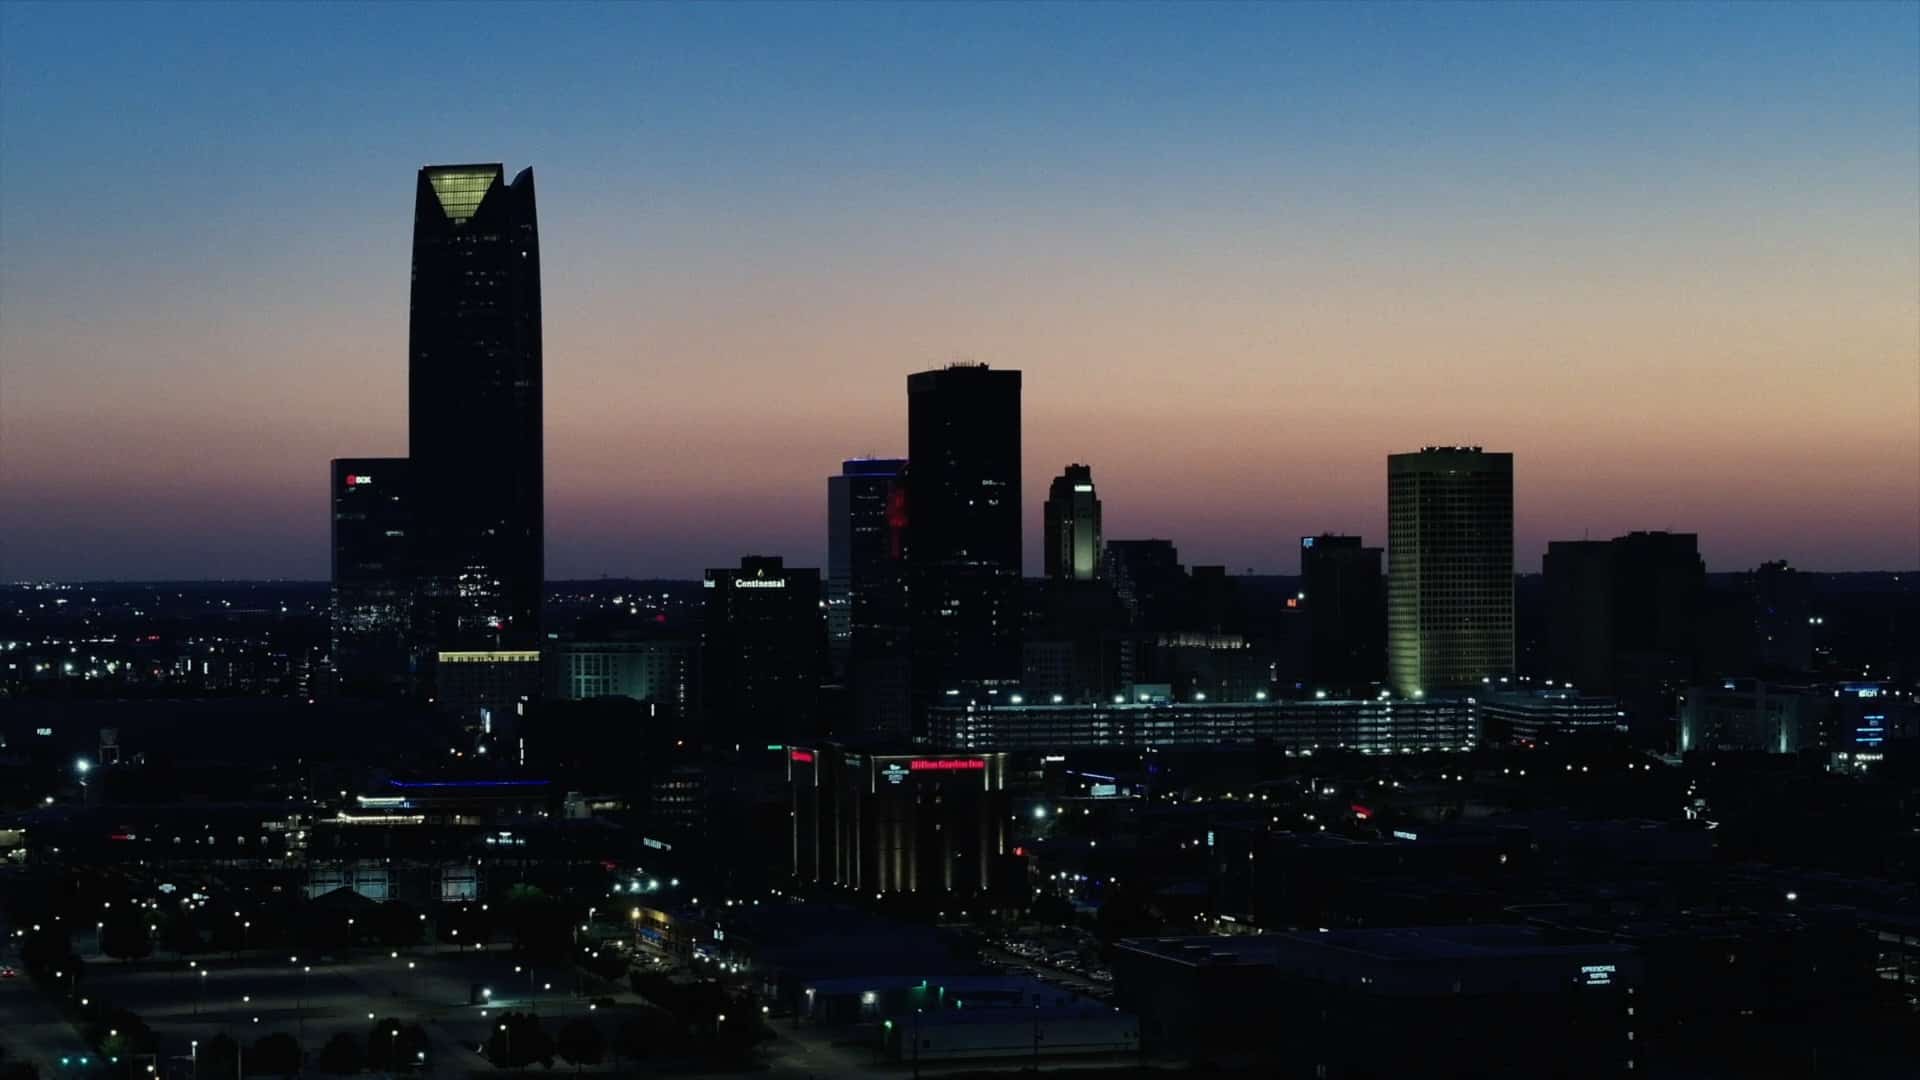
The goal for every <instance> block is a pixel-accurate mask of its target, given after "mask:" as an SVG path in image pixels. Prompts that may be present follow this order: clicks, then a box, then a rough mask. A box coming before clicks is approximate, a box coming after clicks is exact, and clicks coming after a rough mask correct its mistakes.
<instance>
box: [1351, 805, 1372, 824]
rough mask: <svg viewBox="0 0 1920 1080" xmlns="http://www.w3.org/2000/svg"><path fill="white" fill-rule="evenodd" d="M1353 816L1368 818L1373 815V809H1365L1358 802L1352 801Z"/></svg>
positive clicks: (1362, 818)
mask: <svg viewBox="0 0 1920 1080" xmlns="http://www.w3.org/2000/svg"><path fill="white" fill-rule="evenodd" d="M1353 816H1354V817H1357V818H1359V819H1360V820H1362V821H1365V820H1366V819H1367V818H1370V817H1372V816H1373V811H1371V810H1369V809H1367V808H1366V807H1364V806H1361V805H1360V804H1359V803H1354V804H1353Z"/></svg>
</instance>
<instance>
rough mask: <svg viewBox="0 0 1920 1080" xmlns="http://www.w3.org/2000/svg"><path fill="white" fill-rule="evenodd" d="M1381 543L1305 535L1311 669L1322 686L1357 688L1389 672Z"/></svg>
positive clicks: (1302, 565) (1304, 589)
mask: <svg viewBox="0 0 1920 1080" xmlns="http://www.w3.org/2000/svg"><path fill="white" fill-rule="evenodd" d="M1380 556H1381V551H1380V549H1379V548H1370V547H1367V546H1365V545H1364V544H1363V543H1362V542H1361V540H1360V538H1359V537H1357V536H1334V535H1332V534H1322V535H1320V536H1303V537H1301V538H1300V577H1301V586H1302V588H1301V591H1302V592H1304V593H1305V594H1306V596H1305V597H1303V598H1300V599H1302V601H1303V602H1304V603H1305V604H1306V608H1307V620H1308V626H1309V629H1308V643H1307V672H1308V674H1309V676H1310V677H1311V678H1312V680H1313V685H1314V686H1315V687H1316V688H1319V689H1325V690H1338V691H1355V690H1359V689H1362V688H1364V687H1368V686H1371V685H1374V684H1376V683H1378V682H1380V681H1381V680H1382V679H1384V678H1385V677H1386V667H1387V622H1386V589H1385V582H1384V581H1383V580H1382V578H1381V576H1380Z"/></svg>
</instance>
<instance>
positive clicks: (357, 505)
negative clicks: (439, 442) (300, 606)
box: [327, 458, 415, 694]
mask: <svg viewBox="0 0 1920 1080" xmlns="http://www.w3.org/2000/svg"><path fill="white" fill-rule="evenodd" d="M331 486H332V491H333V545H332V546H333V578H332V586H331V589H330V591H329V594H328V615H329V623H330V630H331V636H330V638H329V640H328V647H327V655H328V658H329V661H330V663H331V664H332V666H333V674H334V681H335V685H336V687H337V688H338V689H339V690H340V691H341V692H343V693H348V694H358V693H383V692H398V691H402V690H404V689H406V688H407V686H408V683H409V682H410V680H411V678H412V675H413V672H414V666H415V664H414V662H415V656H414V653H413V649H412V638H413V615H414V613H413V605H414V567H413V557H412V556H413V548H412V541H413V535H412V533H413V492H412V487H411V482H410V474H409V470H408V462H407V459H406V458H336V459H335V460H334V461H333V463H332V469H331Z"/></svg>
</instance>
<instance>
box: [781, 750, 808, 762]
mask: <svg viewBox="0 0 1920 1080" xmlns="http://www.w3.org/2000/svg"><path fill="white" fill-rule="evenodd" d="M787 757H788V758H790V759H791V760H793V761H797V762H799V763H800V764H802V765H811V764H813V751H811V750H795V751H793V752H792V753H789V754H788V755H787Z"/></svg>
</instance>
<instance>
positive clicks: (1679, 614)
mask: <svg viewBox="0 0 1920 1080" xmlns="http://www.w3.org/2000/svg"><path fill="white" fill-rule="evenodd" d="M1541 569H1542V571H1543V575H1544V577H1545V581H1546V591H1547V643H1548V664H1549V668H1548V674H1549V675H1551V676H1552V677H1554V678H1556V679H1561V680H1564V681H1566V682H1569V683H1572V684H1573V685H1574V686H1576V687H1578V688H1579V689H1581V690H1585V691H1589V692H1593V693H1606V694H1638V693H1641V692H1645V691H1648V690H1651V689H1652V688H1654V687H1655V686H1657V685H1658V684H1660V683H1662V682H1666V683H1671V684H1673V685H1676V686H1684V685H1686V684H1688V683H1689V682H1691V681H1692V679H1693V678H1694V675H1695V671H1694V668H1695V666H1696V658H1697V653H1698V648H1699V640H1698V634H1699V622H1700V619H1701V617H1702V615H1701V608H1702V603H1703V596H1704V591H1705V588H1706V565H1705V564H1704V563H1703V562H1701V560H1700V548H1699V538H1698V537H1697V536H1695V535H1694V534H1693V533H1669V532H1634V533H1629V534H1628V535H1626V536H1620V537H1615V538H1614V539H1612V540H1604V541H1602V540H1557V541H1554V542H1553V543H1550V544H1548V545H1547V554H1546V558H1545V559H1543V560H1542V561H1541Z"/></svg>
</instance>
